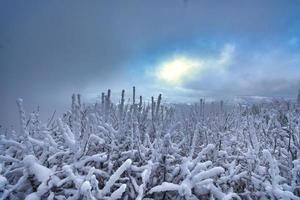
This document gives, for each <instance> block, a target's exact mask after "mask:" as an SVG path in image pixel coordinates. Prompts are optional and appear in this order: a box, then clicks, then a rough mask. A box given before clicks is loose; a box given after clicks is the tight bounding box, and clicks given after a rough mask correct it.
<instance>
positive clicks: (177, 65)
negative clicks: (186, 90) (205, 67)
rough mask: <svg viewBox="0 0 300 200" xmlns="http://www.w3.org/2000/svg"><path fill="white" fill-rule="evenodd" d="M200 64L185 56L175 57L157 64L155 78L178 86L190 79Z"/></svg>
mask: <svg viewBox="0 0 300 200" xmlns="http://www.w3.org/2000/svg"><path fill="white" fill-rule="evenodd" d="M200 66H201V63H200V62H199V61H198V60H196V59H193V58H189V57H186V56H175V57H174V58H172V59H169V60H166V61H163V62H162V63H161V64H159V66H158V68H157V71H156V76H157V78H159V79H160V80H163V81H166V82H168V83H169V84H180V83H182V81H184V79H186V78H189V77H192V76H193V75H194V74H195V73H194V72H195V71H196V70H197V69H198V68H199V67H200Z"/></svg>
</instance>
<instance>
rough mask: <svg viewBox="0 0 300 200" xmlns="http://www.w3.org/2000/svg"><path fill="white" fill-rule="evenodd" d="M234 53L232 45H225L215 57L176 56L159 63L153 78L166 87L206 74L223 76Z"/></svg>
mask: <svg viewBox="0 0 300 200" xmlns="http://www.w3.org/2000/svg"><path fill="white" fill-rule="evenodd" d="M234 51H235V46H234V45H232V44H225V45H224V46H223V47H222V48H221V49H220V51H219V52H218V53H217V54H216V55H211V56H206V57H204V56H201V55H194V54H193V55H190V54H188V53H185V54H184V53H182V54H176V55H173V56H170V57H167V58H165V59H163V60H162V61H160V62H159V63H158V64H157V65H156V67H155V69H154V76H155V78H156V79H157V80H159V81H161V82H163V83H166V84H167V85H172V86H180V85H182V84H183V83H184V82H187V81H190V80H194V79H201V77H203V76H205V74H206V73H214V74H222V73H223V74H224V72H226V69H227V67H228V66H229V64H230V63H231V62H232V58H233V55H234Z"/></svg>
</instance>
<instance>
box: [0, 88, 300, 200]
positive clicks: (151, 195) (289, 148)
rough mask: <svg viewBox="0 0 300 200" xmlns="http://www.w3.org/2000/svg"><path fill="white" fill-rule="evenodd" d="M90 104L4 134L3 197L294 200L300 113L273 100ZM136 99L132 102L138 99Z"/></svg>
mask: <svg viewBox="0 0 300 200" xmlns="http://www.w3.org/2000/svg"><path fill="white" fill-rule="evenodd" d="M132 99H133V101H132V102H130V103H125V91H122V94H121V100H120V102H119V103H118V104H113V103H112V102H111V92H110V90H108V92H107V94H104V93H102V99H101V101H100V102H97V103H96V104H94V105H84V104H83V103H82V102H81V98H80V95H73V96H72V104H71V109H70V111H67V112H66V113H65V114H64V115H63V116H61V117H60V118H58V119H54V117H52V118H51V119H50V120H49V121H48V122H46V123H42V122H41V121H40V119H39V113H38V111H34V112H32V113H31V114H30V115H26V114H25V111H24V109H23V101H22V100H21V99H19V100H18V101H17V105H18V108H19V115H20V122H21V130H20V131H4V130H1V134H0V136H1V138H0V199H27V200H35V199H49V200H50V199H57V200H60V199H70V200H71V199H89V200H93V199H125V200H126V199H128V200H129V199H136V200H142V199H145V200H146V199H147V200H150V199H165V200H167V199H178V200H179V199H187V200H188V199H189V200H194V199H298V200H299V199H300V197H299V196H300V110H299V109H297V105H296V104H295V103H291V102H286V101H283V100H276V101H275V100H274V101H273V102H272V103H264V104H254V105H251V106H243V105H239V104H237V105H227V104H224V103H223V102H214V103H205V101H204V100H200V102H198V103H196V104H193V105H169V104H162V96H161V95H159V96H158V98H157V99H156V98H155V99H154V98H153V97H152V101H151V102H150V103H145V102H143V99H142V97H140V98H136V97H135V90H134V91H133V98H132ZM136 99H137V101H136Z"/></svg>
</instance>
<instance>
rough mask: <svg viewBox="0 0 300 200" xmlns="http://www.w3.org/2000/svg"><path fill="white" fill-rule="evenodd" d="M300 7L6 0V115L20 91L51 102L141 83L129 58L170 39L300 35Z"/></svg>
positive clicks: (2, 11) (1, 24)
mask: <svg viewBox="0 0 300 200" xmlns="http://www.w3.org/2000/svg"><path fill="white" fill-rule="evenodd" d="M299 15H300V12H299V8H297V6H295V3H293V2H292V1H290V2H284V1H248V2H245V1H238V0H236V1H233V0H232V1H226V2H225V1H224V2H220V1H193V0H188V1H183V0H175V1H171V0H169V1H158V0H157V1H156V0H155V1H130V2H128V1H126V2H125V1H96V0H92V1H88V2H82V1H71V0H66V1H59V0H54V1H31V0H29V1H18V0H16V1H10V0H3V1H1V2H0V44H1V47H2V48H0V92H1V96H2V102H1V104H0V110H1V116H0V121H1V122H2V121H12V120H14V118H15V117H16V116H15V115H14V116H12V114H10V113H11V112H12V111H11V109H12V108H15V105H14V101H15V99H16V98H17V97H23V98H24V99H25V103H26V102H27V103H28V107H29V109H31V108H34V107H35V105H37V104H40V105H41V107H42V108H43V107H46V108H47V110H51V109H54V108H59V107H61V105H65V104H66V101H67V100H68V98H69V97H68V96H69V95H70V94H71V93H73V92H82V93H84V91H86V88H88V87H90V86H91V85H93V88H95V89H94V90H95V91H93V92H94V93H95V94H97V93H98V92H99V93H100V92H101V91H102V90H104V89H105V88H107V87H112V88H113V89H114V88H117V89H119V88H122V87H124V86H125V85H126V86H127V85H130V84H131V83H136V82H137V81H133V79H134V77H131V74H130V73H129V72H130V71H138V70H139V69H137V67H136V66H135V67H136V69H131V68H130V66H129V67H128V63H132V62H133V61H134V60H135V59H138V57H139V56H140V55H144V54H147V53H148V52H149V51H151V50H153V49H156V48H158V49H159V48H161V47H162V46H163V45H166V44H172V43H176V44H177V43H178V44H180V45H179V46H177V47H175V48H179V49H180V48H183V47H184V45H185V42H186V41H188V43H191V42H193V39H195V38H196V39H199V38H200V40H201V39H202V38H205V39H208V40H212V41H225V42H227V40H229V41H232V40H234V41H239V42H243V41H245V40H246V41H247V42H248V43H250V45H249V46H251V44H253V45H254V44H256V43H260V42H263V41H267V42H266V43H268V42H270V43H276V41H278V40H279V39H281V38H285V37H288V36H289V34H294V35H297V33H298V32H299V30H298V29H297V27H298V26H297V24H298V25H299V21H297V19H299ZM164 48H165V49H167V48H168V47H166V46H164ZM251 48H252V47H251ZM204 51H205V50H204ZM137 79H138V78H137ZM141 87H143V88H146V85H145V84H144V83H143V84H141ZM211 89H213V88H211ZM96 90H97V91H96ZM50 108H51V109H50ZM13 112H14V111H13Z"/></svg>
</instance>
